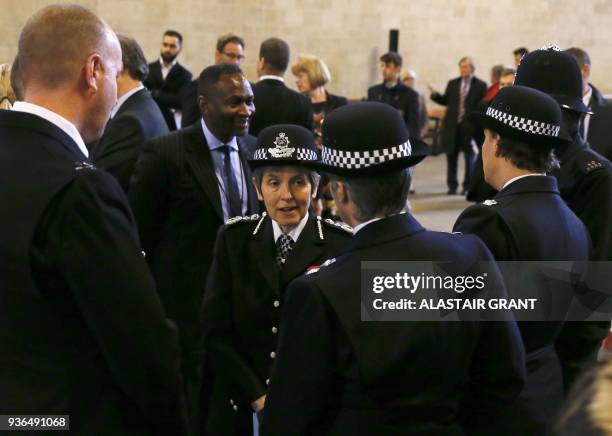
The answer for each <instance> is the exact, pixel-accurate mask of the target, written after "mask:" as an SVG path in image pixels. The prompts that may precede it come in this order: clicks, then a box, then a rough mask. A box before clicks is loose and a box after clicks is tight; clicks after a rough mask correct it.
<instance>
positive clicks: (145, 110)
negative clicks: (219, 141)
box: [91, 89, 168, 193]
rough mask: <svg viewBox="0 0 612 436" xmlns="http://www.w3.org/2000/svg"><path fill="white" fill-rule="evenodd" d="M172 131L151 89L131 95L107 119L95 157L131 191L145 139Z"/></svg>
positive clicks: (95, 162) (99, 164) (96, 147)
mask: <svg viewBox="0 0 612 436" xmlns="http://www.w3.org/2000/svg"><path fill="white" fill-rule="evenodd" d="M165 133H168V126H167V124H166V121H165V120H164V117H163V115H162V113H161V111H160V110H159V107H158V106H157V104H155V101H153V99H152V98H151V95H150V94H149V91H147V90H146V89H141V90H140V91H138V92H136V93H134V94H133V95H131V96H130V97H129V98H128V99H127V100H126V101H125V102H124V103H123V104H122V105H121V107H120V108H119V110H118V111H117V113H116V114H115V116H114V117H113V118H111V119H110V120H109V121H108V123H106V128H105V129H104V134H103V135H102V137H101V138H100V140H99V141H98V143H97V144H96V146H95V147H94V148H93V150H92V153H91V159H92V161H93V162H94V164H95V165H96V166H97V167H98V168H102V169H104V170H106V171H108V172H109V173H111V174H112V175H113V176H115V178H116V179H117V181H118V182H119V184H120V185H121V187H122V188H123V191H124V192H126V193H127V190H128V186H129V183H130V177H131V175H132V171H133V170H134V165H135V164H136V159H137V158H138V154H139V153H140V149H141V147H142V145H143V144H144V143H145V141H148V140H149V139H153V138H155V137H156V136H160V135H163V134H165Z"/></svg>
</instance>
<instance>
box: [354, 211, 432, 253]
mask: <svg viewBox="0 0 612 436" xmlns="http://www.w3.org/2000/svg"><path fill="white" fill-rule="evenodd" d="M423 231H425V229H424V228H423V226H421V224H419V222H418V221H417V220H416V219H415V218H414V217H413V216H412V215H410V214H409V213H402V214H398V215H392V216H387V217H385V218H381V219H379V220H377V221H374V222H372V223H370V224H368V225H367V226H365V227H364V228H362V229H361V230H360V231H359V232H358V233H357V234H355V236H354V237H353V239H352V241H351V243H350V245H349V247H348V248H347V250H346V251H353V250H358V249H360V248H363V247H369V246H372V245H378V244H383V243H385V242H388V241H392V240H394V239H399V238H403V237H406V236H408V235H412V234H415V233H419V232H423Z"/></svg>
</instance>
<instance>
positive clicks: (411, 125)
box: [368, 51, 421, 138]
mask: <svg viewBox="0 0 612 436" xmlns="http://www.w3.org/2000/svg"><path fill="white" fill-rule="evenodd" d="M380 71H381V73H382V77H383V83H380V84H378V85H374V86H371V87H370V88H369V89H368V101H378V102H381V103H385V104H388V105H391V106H393V107H394V108H395V109H397V110H398V111H399V113H400V115H401V116H402V118H403V119H404V122H405V123H406V128H407V129H408V134H409V135H410V136H411V137H413V138H417V137H418V136H419V134H420V132H421V129H420V125H419V120H420V118H419V94H418V93H417V92H416V91H415V90H414V89H412V88H408V87H407V86H406V85H404V84H403V83H402V81H401V80H400V76H401V72H402V57H401V56H400V54H399V53H396V52H392V51H390V52H388V53H385V54H384V55H382V56H381V57H380Z"/></svg>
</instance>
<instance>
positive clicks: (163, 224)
mask: <svg viewBox="0 0 612 436" xmlns="http://www.w3.org/2000/svg"><path fill="white" fill-rule="evenodd" d="M237 139H238V146H239V148H240V160H241V163H242V167H243V169H244V177H245V180H246V186H247V195H248V206H249V212H256V211H257V210H258V202H257V197H256V194H255V192H254V189H253V187H252V184H251V183H250V180H251V175H250V171H249V167H248V165H247V162H246V159H247V154H246V150H247V149H248V147H247V144H248V143H250V142H252V141H253V139H254V138H252V137H244V138H237ZM129 198H130V203H131V205H132V209H133V211H134V216H135V217H136V222H137V223H138V230H139V233H140V239H141V241H142V246H143V249H144V250H145V252H146V256H147V261H148V263H149V265H150V266H151V270H152V271H153V276H154V277H155V280H156V282H157V288H158V292H159V294H160V297H161V299H162V302H163V303H164V306H165V308H166V311H167V312H168V316H169V318H171V319H172V320H174V321H175V322H176V324H177V325H178V327H179V332H180V338H181V347H182V352H183V367H184V371H185V372H187V375H186V378H189V379H193V378H194V377H195V372H196V370H197V366H198V362H199V356H198V354H199V352H198V350H199V340H200V321H199V320H200V317H199V315H200V307H201V303H202V295H203V293H204V286H205V284H206V275H207V273H208V269H209V267H210V264H211V262H212V255H213V247H214V244H215V239H216V235H217V230H218V229H219V227H220V226H221V225H222V224H223V210H222V205H221V197H220V194H219V188H218V184H217V177H216V175H215V171H214V167H213V160H212V156H211V153H210V150H209V148H208V144H207V143H206V139H205V137H204V133H203V131H202V126H201V124H194V125H192V126H189V127H186V128H185V129H181V130H179V131H177V132H172V133H170V134H168V135H165V136H160V137H158V138H156V139H154V140H152V141H149V142H147V143H146V144H145V145H144V146H143V148H142V152H141V154H140V157H139V158H138V161H137V163H136V168H135V169H134V175H133V177H132V182H131V184H130V193H129Z"/></svg>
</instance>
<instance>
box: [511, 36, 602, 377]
mask: <svg viewBox="0 0 612 436" xmlns="http://www.w3.org/2000/svg"><path fill="white" fill-rule="evenodd" d="M514 83H515V85H523V86H528V87H530V88H535V89H538V90H540V91H542V92H545V93H547V94H549V95H550V96H551V97H553V98H554V99H555V100H556V101H557V102H558V103H559V104H560V106H561V112H562V122H561V130H562V131H563V132H565V134H567V135H569V136H570V137H571V138H572V141H571V142H569V143H566V144H563V145H561V146H559V147H557V148H556V149H555V154H556V155H557V157H558V159H559V162H560V168H559V169H557V170H554V171H553V172H552V175H553V176H555V177H556V179H557V183H558V186H559V191H560V192H561V197H562V198H563V200H565V202H566V203H567V205H568V206H569V207H570V209H571V210H572V211H573V212H574V213H575V214H576V215H577V216H578V218H580V220H581V221H582V222H583V223H584V224H585V226H586V228H587V230H588V232H589V235H590V236H591V241H592V243H593V253H592V256H591V260H594V261H611V260H612V164H611V163H610V162H609V161H608V160H607V159H606V158H605V157H603V156H601V155H600V154H598V153H597V152H596V151H594V150H592V149H591V148H590V147H589V145H588V144H587V143H586V142H585V141H584V138H582V137H581V134H580V130H581V129H580V127H581V122H582V120H583V118H584V114H587V113H590V110H589V108H588V107H587V106H586V105H585V104H584V102H583V101H582V76H581V74H580V67H579V66H578V64H577V63H576V61H575V59H574V58H573V57H572V56H571V55H570V54H569V53H567V52H564V51H561V50H560V49H559V48H558V47H556V46H553V45H549V46H546V47H545V48H543V49H541V50H535V51H532V52H531V53H529V54H527V55H525V56H524V57H523V59H522V60H521V64H520V66H519V68H518V70H517V73H516V79H515V82H514ZM608 327H609V324H607V323H592V322H590V323H568V324H566V326H565V327H564V331H563V332H562V333H561V335H560V336H559V339H558V340H557V351H558V353H559V357H560V358H561V362H562V366H563V376H564V381H565V385H566V386H565V387H566V388H568V387H569V386H570V385H571V383H572V381H573V380H574V379H575V378H576V376H577V375H578V373H579V372H580V371H581V369H582V368H583V367H584V365H585V364H586V363H587V362H588V361H592V362H594V361H595V355H596V353H597V349H598V347H599V344H600V342H601V339H602V338H603V337H605V335H606V331H607V329H608Z"/></svg>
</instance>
